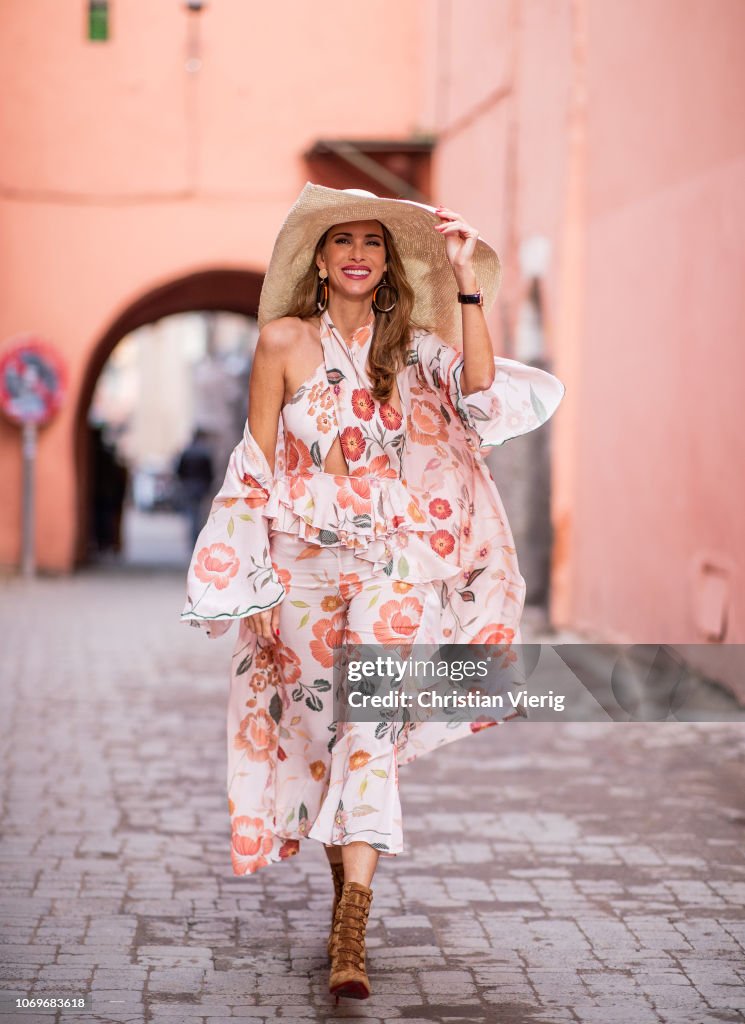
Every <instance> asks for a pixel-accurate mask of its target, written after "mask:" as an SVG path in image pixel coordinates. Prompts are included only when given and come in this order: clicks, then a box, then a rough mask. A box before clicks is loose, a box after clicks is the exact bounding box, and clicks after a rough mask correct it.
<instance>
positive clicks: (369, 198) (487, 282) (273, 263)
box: [259, 181, 501, 348]
mask: <svg viewBox="0 0 745 1024" xmlns="http://www.w3.org/2000/svg"><path fill="white" fill-rule="evenodd" d="M352 220H377V221H380V222H381V224H384V225H385V227H387V228H388V230H389V231H390V233H391V235H392V236H393V240H394V242H395V243H396V248H397V249H398V252H399V255H400V256H401V259H402V261H403V264H404V267H405V269H406V276H407V278H408V280H409V283H410V284H411V287H412V288H413V289H414V295H415V297H416V298H415V302H414V310H413V313H412V317H413V319H414V320H415V321H417V322H418V323H422V324H425V325H426V326H428V327H430V328H431V329H432V330H433V331H434V332H435V333H436V334H438V335H439V336H440V337H441V338H442V339H443V340H444V341H447V342H449V343H450V344H455V345H456V346H457V347H459V348H461V347H462V340H461V314H460V310H461V307H460V305H459V303H458V300H457V292H458V289H457V285H456V283H455V277H454V275H453V270H452V267H451V266H450V263H449V262H448V258H447V254H446V250H445V238H444V236H443V235H442V234H441V233H440V232H437V231H434V230H433V225H434V224H441V223H442V221H441V219H440V218H439V217H438V216H437V214H436V212H435V208H434V207H433V206H425V205H424V204H423V203H415V202H413V201H411V200H408V199H381V198H380V197H379V196H376V195H374V194H373V193H372V192H364V191H362V190H360V189H353V188H350V189H336V188H325V187H324V186H323V185H314V184H313V182H311V181H309V182H307V183H306V184H305V186H304V188H303V190H302V192H301V193H300V195H299V197H298V199H297V201H296V202H295V204H294V206H293V207H292V209H291V210H290V212H289V213H288V215H287V218H286V219H285V222H284V224H283V225H282V227H281V228H280V231H279V234H278V235H277V240H276V242H275V243H274V251H273V252H272V258H271V260H270V261H269V267H268V269H267V272H266V277H265V278H264V285H263V288H262V290H261V299H260V301H259V327H260V328H262V327H264V325H265V324H267V323H269V322H270V321H271V320H276V319H277V318H278V317H281V316H285V315H286V313H287V310H288V309H289V308H290V303H291V301H292V297H293V295H294V293H295V291H296V289H297V287H298V285H299V284H300V281H301V279H302V277H303V275H304V274H305V272H306V271H307V269H308V267H309V266H310V264H311V262H312V260H313V254H314V252H315V248H316V244H317V242H318V240H319V238H320V237H321V235H322V234H323V233H324V231H327V230H328V228H330V227H333V225H334V224H342V223H345V222H347V221H352ZM473 266H474V271H475V274H476V280H477V281H478V283H479V285H480V286H481V289H482V291H483V293H484V312H485V313H486V312H488V311H489V309H490V308H491V306H492V304H493V303H494V299H495V298H496V294H497V290H498V288H499V279H500V274H501V267H500V263H499V257H498V256H497V254H496V252H495V251H494V250H493V249H492V248H491V247H490V246H488V245H487V244H486V242H484V241H483V240H482V239H481V238H478V239H477V241H476V250H475V252H474V256H473Z"/></svg>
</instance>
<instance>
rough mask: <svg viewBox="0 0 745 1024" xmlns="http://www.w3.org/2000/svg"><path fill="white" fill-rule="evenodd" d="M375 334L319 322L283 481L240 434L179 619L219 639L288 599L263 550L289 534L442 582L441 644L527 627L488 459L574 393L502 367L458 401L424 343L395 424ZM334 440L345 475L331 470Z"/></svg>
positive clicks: (449, 356) (428, 338)
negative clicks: (344, 331) (375, 390)
mask: <svg viewBox="0 0 745 1024" xmlns="http://www.w3.org/2000/svg"><path fill="white" fill-rule="evenodd" d="M374 323H375V321H374V315H373V314H372V312H371V314H370V318H369V320H368V321H367V322H366V323H365V324H364V325H363V326H362V327H361V328H360V329H359V330H358V331H357V332H355V334H354V336H353V337H352V338H351V339H350V343H349V344H347V343H346V342H345V341H344V339H343V338H342V336H341V335H340V333H339V332H338V331H337V329H336V327H335V326H334V324H333V323H332V321H331V319H330V317H329V315H328V312H325V313H324V314H323V316H322V318H321V344H322V348H323V358H324V362H323V364H322V365H320V366H319V367H317V369H316V370H315V371H314V373H313V374H312V375H311V376H310V377H309V378H308V379H307V380H306V381H304V383H303V384H302V385H301V386H300V387H299V388H298V390H297V391H296V393H295V394H294V395H293V396H292V398H291V399H290V401H289V402H288V403H287V404H286V405H285V406H284V408H283V409H282V412H281V416H280V422H279V430H278V437H277V445H276V451H275V467H274V472H273V473H272V471H271V469H270V467H269V464H268V462H267V460H266V457H265V456H264V454H263V452H262V450H261V448H260V447H259V445H258V444H257V443H256V441H255V439H254V438H253V437H252V435H251V433H250V431H249V429H248V423H246V425H245V429H244V435H243V439H242V441H241V442H240V443H239V444H238V445H237V446H236V448H235V449H234V451H233V453H232V455H231V458H230V462H229V465H228V469H227V473H226V476H225V480H224V482H223V485H222V487H221V489H220V491H219V493H218V494H217V496H216V497H215V499H214V501H213V503H212V508H211V510H210V514H209V517H208V519H207V522H206V524H205V526H204V528H203V529H202V532H201V534H200V536H199V538H198V541H197V544H196V547H195V549H194V553H193V556H192V560H191V564H190V567H189V572H188V580H187V601H186V606H185V608H184V611H183V613H182V619H183V620H184V621H187V622H190V623H191V624H192V625H196V626H203V627H205V628H206V630H207V633H208V635H210V636H218V635H220V634H222V633H223V632H224V631H225V630H226V629H228V628H229V626H230V623H231V621H232V620H233V619H236V618H238V619H240V618H243V617H245V616H247V615H250V614H252V613H253V612H255V611H260V610H262V609H266V608H271V607H273V606H274V605H275V604H277V603H278V602H279V601H281V600H283V598H284V596H285V590H284V587H283V586H282V582H281V575H282V567H281V566H275V565H274V564H273V563H272V560H271V552H270V543H269V537H270V533H271V532H272V531H279V532H285V533H293V534H296V535H298V536H300V537H302V538H304V539H305V540H307V541H309V542H310V543H312V544H318V545H322V546H334V545H344V546H346V547H351V548H353V549H354V550H355V552H356V555H357V557H359V558H364V559H366V560H368V561H371V562H373V563H374V564H375V565H376V566H377V567H378V568H379V570H380V571H381V572H384V573H386V575H388V576H389V577H391V578H392V579H397V580H401V581H403V582H414V583H419V582H423V583H426V582H436V583H437V585H438V588H439V593H440V604H441V610H442V617H441V621H440V623H439V633H440V636H439V638H438V639H439V641H440V642H448V643H473V642H479V643H489V642H492V641H491V639H490V637H492V636H493V635H494V630H495V629H496V628H497V627H499V629H500V630H504V629H510V628H514V629H517V624H518V622H519V619H520V615H521V613H522V608H523V603H524V597H525V582H524V580H523V578H522V576H521V575H520V573H519V569H518V565H517V558H516V554H515V549H514V543H513V539H512V534H511V531H510V528H509V524H508V522H507V517H506V514H505V511H504V507H503V505H502V502H501V499H500V497H499V493H498V491H497V488H496V486H495V484H494V481H493V480H492V477H491V474H490V473H489V470H488V468H487V466H486V464H485V463H484V460H483V454H482V453H483V451H484V450H487V449H488V448H490V447H492V446H494V445H501V444H503V443H504V442H505V441H506V440H508V439H509V438H511V437H515V436H517V435H519V434H524V433H526V432H528V431H530V430H534V429H535V428H537V427H539V426H541V424H543V423H545V422H546V420H547V419H548V418H549V417H550V416H552V415H553V413H554V412H555V410H556V408H557V407H558V405H559V403H560V401H561V399H562V398H563V395H564V391H565V389H564V385H563V384H562V383H561V382H560V381H559V380H558V379H557V378H556V377H554V376H553V375H552V374H550V373H548V372H547V371H545V370H542V369H539V368H538V367H534V366H529V365H527V364H523V363H520V362H517V361H515V360H512V359H507V358H504V357H498V356H495V358H494V363H495V378H494V381H493V383H492V385H491V387H489V388H488V389H486V390H484V391H480V392H476V393H474V394H470V395H468V396H464V395H463V393H462V391H461V388H460V376H461V373H462V371H463V356H462V354H461V353H460V352H458V350H457V349H455V348H453V347H451V346H449V345H447V344H446V343H445V342H444V341H443V340H442V339H440V338H438V337H437V336H436V335H434V334H428V333H422V332H415V333H414V334H413V335H412V345H411V348H410V350H409V353H408V357H407V362H406V365H405V367H404V369H403V370H401V371H400V372H399V374H398V376H397V384H398V391H399V394H400V396H401V403H402V412H399V411H398V410H397V409H396V408H394V406H393V405H392V404H390V403H388V402H382V403H381V402H379V401H377V400H376V399H374V398H373V396H372V393H371V390H370V380H369V377H368V374H367V356H368V354H369V350H370V346H371V344H372V338H373V330H374ZM337 435H338V437H339V439H340V443H341V448H342V452H343V454H344V458H345V460H346V463H347V466H348V468H349V475H348V476H347V475H338V474H333V473H326V472H324V470H323V466H324V464H325V458H326V456H327V454H328V452H329V451H330V449H331V446H332V445H333V443H334V441H335V439H336V437H337Z"/></svg>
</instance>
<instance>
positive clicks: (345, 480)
mask: <svg viewBox="0 0 745 1024" xmlns="http://www.w3.org/2000/svg"><path fill="white" fill-rule="evenodd" d="M334 483H335V484H336V486H337V492H336V500H337V502H338V504H339V506H340V508H351V509H352V511H353V512H354V514H355V515H356V516H358V515H361V514H363V513H365V512H368V513H369V512H371V511H372V502H371V501H370V481H369V480H366V479H360V478H359V477H357V478H355V477H353V476H335V477H334Z"/></svg>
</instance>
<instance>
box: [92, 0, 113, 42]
mask: <svg viewBox="0 0 745 1024" xmlns="http://www.w3.org/2000/svg"><path fill="white" fill-rule="evenodd" d="M88 38H89V39H92V40H94V41H96V42H106V40H107V39H108V38H109V0H88Z"/></svg>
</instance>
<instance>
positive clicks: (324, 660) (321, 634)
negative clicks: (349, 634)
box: [310, 612, 345, 668]
mask: <svg viewBox="0 0 745 1024" xmlns="http://www.w3.org/2000/svg"><path fill="white" fill-rule="evenodd" d="M344 618H345V616H344V614H343V612H337V613H336V614H335V615H332V616H331V618H329V619H319V620H318V622H316V623H315V624H314V626H313V636H314V637H315V640H311V642H310V652H311V654H312V655H313V657H314V658H315V659H316V661H318V662H320V663H321V665H323V666H324V668H330V667H331V665H333V663H334V652H333V649H334V647H341V645H342V644H343V642H344Z"/></svg>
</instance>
